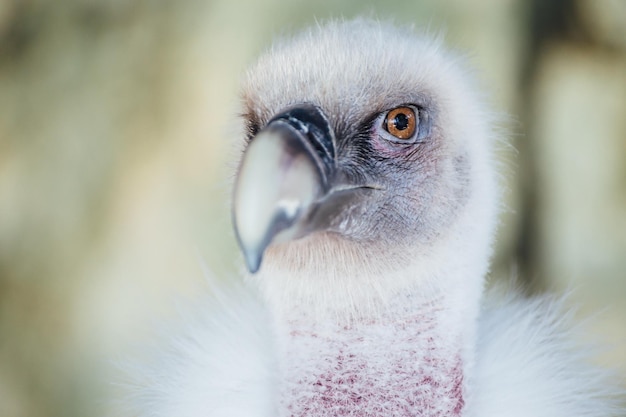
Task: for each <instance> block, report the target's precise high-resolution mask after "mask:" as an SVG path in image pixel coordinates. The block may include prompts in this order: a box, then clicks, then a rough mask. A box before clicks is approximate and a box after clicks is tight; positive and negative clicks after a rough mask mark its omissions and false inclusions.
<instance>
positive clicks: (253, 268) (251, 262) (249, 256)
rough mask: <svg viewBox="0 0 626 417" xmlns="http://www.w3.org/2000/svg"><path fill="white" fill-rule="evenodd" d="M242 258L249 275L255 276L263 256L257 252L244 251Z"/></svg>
mask: <svg viewBox="0 0 626 417" xmlns="http://www.w3.org/2000/svg"><path fill="white" fill-rule="evenodd" d="M244 257H245V258H246V266H247V267H248V271H250V273H251V274H256V273H257V272H258V271H259V268H260V267H261V261H262V260H263V254H262V252H259V251H244Z"/></svg>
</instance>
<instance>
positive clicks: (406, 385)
mask: <svg viewBox="0 0 626 417" xmlns="http://www.w3.org/2000/svg"><path fill="white" fill-rule="evenodd" d="M316 243H317V244H318V245H319V242H316ZM318 247H319V246H318ZM334 249H337V248H334ZM344 251H345V248H344ZM457 253H458V252H457ZM362 255H364V257H363V258H361V259H360V260H359V261H358V262H357V263H359V265H360V267H359V268H357V269H355V265H347V266H346V265H342V266H341V267H337V266H336V265H335V266H334V267H333V268H332V269H331V267H330V266H328V270H325V271H321V270H320V267H319V265H327V263H324V262H319V260H318V259H314V260H313V263H312V265H317V267H316V269H315V271H314V272H313V271H307V268H308V265H307V264H301V265H293V266H294V267H296V269H294V270H292V271H291V272H287V271H279V270H277V269H274V268H272V267H271V261H270V262H269V263H268V264H269V265H270V266H269V267H267V269H266V270H265V271H264V272H263V274H262V275H263V276H265V275H268V274H271V279H272V280H271V281H269V276H268V277H263V276H261V277H260V278H261V282H265V281H268V282H272V283H277V282H279V283H280V285H277V286H276V287H274V286H270V287H264V292H265V294H266V297H268V298H269V300H268V301H270V305H271V306H273V316H274V324H275V328H276V334H277V338H278V341H279V342H278V343H279V345H278V349H279V356H278V357H279V358H281V364H280V372H281V374H282V375H281V378H280V380H281V381H283V383H282V386H281V387H280V393H281V394H280V395H281V399H280V401H281V408H282V410H283V415H289V416H309V415H315V416H341V415H356V414H354V413H355V412H358V415H361V416H386V415H394V416H414V415H425V416H458V415H461V412H462V410H463V407H464V404H465V398H464V381H465V380H466V379H467V373H468V372H469V371H470V368H471V364H472V363H473V353H472V349H471V346H473V344H474V343H473V342H474V338H475V332H476V324H475V323H476V316H477V314H478V305H479V301H480V293H481V288H482V276H483V275H484V265H477V266H474V267H473V268H471V269H470V271H469V274H468V265H461V264H459V263H458V262H457V263H455V262H454V261H450V262H447V263H446V262H441V261H440V260H438V259H428V260H427V259H426V258H423V259H418V260H415V261H414V262H410V261H407V262H405V263H402V262H400V263H399V264H396V265H395V267H394V268H393V269H392V270H391V271H392V272H391V273H390V272H389V265H385V266H382V267H381V268H383V269H384V270H386V271H387V273H386V274H382V275H381V278H380V279H383V278H382V277H384V279H386V280H388V282H377V283H374V284H372V280H371V279H369V278H371V277H372V276H378V275H377V274H375V273H372V272H373V271H375V269H372V268H375V267H374V266H372V265H371V259H381V258H382V259H387V258H388V257H385V256H382V257H381V256H380V255H379V257H378V258H372V257H371V256H370V254H362ZM432 257H434V258H437V257H436V256H434V255H433V254H432V253H431V254H429V258H432ZM295 258H296V259H310V257H307V256H302V257H295ZM352 258H353V259H358V257H357V256H356V255H354V256H352ZM457 258H458V257H457ZM394 259H395V260H396V261H397V260H398V259H397V257H396V258H394ZM466 259H467V258H466ZM469 259H471V257H469ZM363 263H365V265H366V267H365V268H364V267H363ZM431 264H432V265H445V268H441V267H439V268H437V269H435V268H434V267H430V266H429V265H431ZM281 265H285V263H284V262H281ZM296 270H297V271H298V274H294V271H296ZM337 270H339V271H340V273H339V274H337V273H335V272H331V271H337ZM349 271H353V273H350V272H349ZM354 271H356V273H354ZM359 271H360V272H359ZM294 275H295V277H294ZM290 277H292V278H294V279H296V280H298V281H296V282H294V281H293V280H291V279H290ZM365 277H367V278H368V279H365ZM266 278H267V279H266ZM309 279H310V280H311V281H307V280H309ZM339 282H341V283H342V285H338V283H339ZM331 283H332V284H334V286H333V287H332V288H333V292H332V293H328V294H325V293H324V292H325V288H329V284H331ZM389 283H393V284H394V285H391V286H390V285H384V284H389ZM383 287H384V288H386V290H385V292H381V291H380V290H379V288H383ZM298 288H299V289H298ZM298 291H302V293H300V292H298ZM305 294H306V295H305ZM272 298H274V299H272ZM279 300H280V301H279ZM337 300H343V304H341V303H339V304H340V305H343V306H348V307H346V308H343V309H341V308H336V302H337ZM329 305H333V306H334V307H333V308H329ZM279 306H280V307H279ZM426 410H427V411H426Z"/></svg>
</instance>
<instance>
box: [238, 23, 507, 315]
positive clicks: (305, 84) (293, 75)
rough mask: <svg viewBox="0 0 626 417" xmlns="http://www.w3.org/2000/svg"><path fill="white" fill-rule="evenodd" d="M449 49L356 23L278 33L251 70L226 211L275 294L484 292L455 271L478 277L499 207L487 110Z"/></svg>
mask: <svg viewBox="0 0 626 417" xmlns="http://www.w3.org/2000/svg"><path fill="white" fill-rule="evenodd" d="M458 60H459V58H457V57H456V56H452V55H450V54H448V53H446V52H443V51H442V50H441V49H440V45H439V42H438V41H433V40H432V38H430V37H428V38H421V37H419V36H416V35H415V34H414V33H413V32H412V31H411V30H410V29H397V28H396V27H393V26H390V25H389V26H387V25H386V24H384V23H379V22H373V21H369V20H357V21H351V22H335V23H330V24H326V25H324V26H321V27H317V28H313V29H311V30H309V31H308V32H305V33H303V34H301V35H299V36H297V37H296V38H290V39H289V40H288V41H284V42H282V43H281V42H278V43H277V44H275V45H274V46H273V48H272V49H271V50H269V51H268V52H266V53H265V54H264V55H263V56H262V57H261V58H260V59H259V60H258V62H257V63H256V65H254V66H253V67H252V69H251V70H250V71H249V72H248V74H247V76H246V78H245V80H244V87H243V91H242V97H243V100H242V101H243V111H242V123H243V127H244V131H245V132H246V133H245V135H244V136H245V145H244V152H243V156H242V160H241V162H240V165H239V170H238V173H237V177H236V180H235V190H234V205H233V219H234V224H235V231H236V236H237V239H238V242H239V244H240V247H241V249H242V252H243V254H244V257H245V259H246V263H247V266H248V269H249V270H250V272H252V273H255V272H257V271H260V274H259V275H261V277H260V278H259V279H260V280H261V282H262V285H263V287H264V288H266V290H267V291H266V292H267V294H268V295H269V296H270V297H274V296H279V297H282V299H279V300H276V301H277V302H278V303H285V302H289V300H292V302H295V303H303V302H307V301H308V302H310V303H314V304H320V303H322V304H324V303H326V302H327V301H328V303H326V304H328V305H334V306H337V305H342V304H344V305H348V304H349V307H352V308H354V307H355V306H356V309H357V310H358V309H360V308H361V307H358V306H362V305H363V303H366V304H367V305H372V304H376V303H378V302H379V301H380V300H385V299H388V298H389V297H390V296H393V295H394V294H398V292H403V293H406V292H407V291H409V290H410V289H413V288H415V287H416V286H417V287H420V289H419V291H420V292H423V291H425V289H429V290H436V289H437V288H440V287H442V285H441V284H443V287H444V288H445V287H447V286H449V285H464V286H466V287H467V286H469V287H472V286H474V287H477V286H476V285H474V284H470V283H459V282H452V279H451V278H448V276H450V275H454V276H457V275H463V276H465V278H464V279H465V280H468V281H478V282H480V281H481V279H480V278H477V279H474V278H473V277H474V276H476V277H479V276H480V277H482V276H483V275H484V272H485V270H486V269H487V262H488V258H489V253H490V246H491V235H492V231H493V228H494V227H493V226H494V224H495V217H496V216H495V206H496V204H495V200H496V198H495V192H494V190H495V187H494V179H493V166H492V162H491V156H490V152H489V150H490V148H491V144H490V139H491V132H490V123H489V115H488V114H487V113H486V112H485V111H484V110H483V105H482V102H481V97H480V96H481V94H480V91H474V89H473V88H472V85H473V83H472V82H470V80H469V79H468V78H469V77H468V76H467V74H466V73H465V72H464V71H462V70H461V69H460V68H459V66H458V65H457V61H458ZM459 271H462V272H464V273H463V274H458V272H459ZM478 286H480V284H479V285H478ZM337 297H339V298H337ZM295 300H297V301H295ZM333 300H334V301H333Z"/></svg>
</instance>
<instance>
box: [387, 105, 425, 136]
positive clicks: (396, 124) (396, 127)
mask: <svg viewBox="0 0 626 417" xmlns="http://www.w3.org/2000/svg"><path fill="white" fill-rule="evenodd" d="M416 119H417V118H416V117H415V110H413V109H412V108H411V107H396V108H395V109H393V110H390V111H389V113H387V117H385V121H384V122H383V127H384V128H385V130H386V131H387V132H389V133H391V134H392V135H393V136H395V137H396V138H398V139H403V140H406V139H410V138H411V137H413V135H414V134H415V130H416V128H417V120H416Z"/></svg>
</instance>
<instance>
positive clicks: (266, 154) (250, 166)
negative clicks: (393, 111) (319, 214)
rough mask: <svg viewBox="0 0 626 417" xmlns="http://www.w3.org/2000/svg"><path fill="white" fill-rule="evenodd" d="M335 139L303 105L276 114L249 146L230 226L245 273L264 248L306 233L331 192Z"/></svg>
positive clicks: (256, 262)
mask: <svg viewBox="0 0 626 417" xmlns="http://www.w3.org/2000/svg"><path fill="white" fill-rule="evenodd" d="M335 170H336V166H335V140H334V134H333V131H332V129H331V127H330V124H329V122H328V119H327V118H326V116H325V115H324V113H323V112H322V111H321V109H319V108H318V107H316V106H313V105H310V104H304V105H300V106H296V107H292V108H290V109H287V110H285V111H284V112H282V113H280V114H278V115H277V116H276V117H274V118H273V119H272V120H270V121H269V122H268V124H267V125H266V126H265V128H263V129H262V130H261V131H260V132H259V133H258V134H257V135H256V136H255V137H254V138H253V139H252V141H251V142H250V144H249V145H248V147H247V149H246V151H245V153H244V155H243V159H242V162H241V165H240V167H239V171H238V173H237V178H236V180H235V190H234V205H233V221H234V226H235V234H236V236H237V240H238V242H239V246H240V247H241V250H242V251H243V254H244V257H245V260H246V264H247V266H248V270H249V271H250V272H252V273H255V272H257V271H258V269H259V267H260V265H261V261H262V259H263V253H264V252H265V249H266V248H267V247H268V246H269V245H270V243H272V242H274V243H276V242H285V241H289V240H293V239H297V238H300V237H303V236H304V235H306V234H308V233H309V232H311V230H310V229H311V227H312V226H311V224H310V222H307V219H309V218H311V217H312V214H313V213H314V211H315V210H316V208H317V207H318V205H319V204H318V202H319V201H321V200H322V199H323V198H324V197H325V196H326V195H327V193H328V192H329V191H330V188H331V187H330V181H331V179H332V178H333V176H334V174H335Z"/></svg>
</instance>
